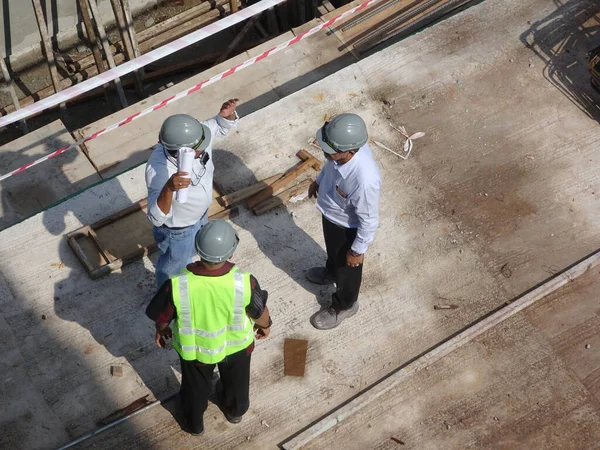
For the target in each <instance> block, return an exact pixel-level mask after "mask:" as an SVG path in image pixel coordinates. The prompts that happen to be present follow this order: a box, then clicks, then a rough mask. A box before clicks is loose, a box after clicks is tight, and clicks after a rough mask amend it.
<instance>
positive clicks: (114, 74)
mask: <svg viewBox="0 0 600 450" xmlns="http://www.w3.org/2000/svg"><path fill="white" fill-rule="evenodd" d="M284 1H285V0H262V1H260V2H258V3H255V4H254V5H252V6H248V7H247V8H244V9H242V10H240V11H238V12H236V13H235V14H231V15H230V16H227V17H225V18H224V19H221V20H218V21H217V22H214V23H211V24H210V25H207V26H205V27H204V28H201V29H199V30H196V31H194V32H192V33H190V34H187V35H185V36H183V37H180V38H179V39H176V40H174V41H173V42H169V43H168V44H165V45H163V46H162V47H159V48H157V49H155V50H152V51H150V52H148V53H146V54H144V55H142V56H138V57H137V58H135V59H132V60H131V61H128V62H126V63H124V64H121V65H120V66H117V67H115V68H114V69H110V70H107V71H106V72H103V73H101V74H98V75H96V76H95V77H93V78H90V79H89V80H85V81H82V82H81V83H77V84H75V85H73V86H71V87H70V88H68V89H65V90H64V91H60V92H57V93H56V94H53V95H51V96H50V97H47V98H45V99H43V100H40V101H39V102H35V103H33V104H31V105H29V106H25V107H23V108H21V109H19V110H17V111H15V112H13V113H11V114H8V115H6V116H4V117H0V127H4V126H6V125H9V124H11V123H14V122H16V121H18V120H21V119H26V118H27V117H29V116H32V115H34V114H37V113H40V112H42V111H44V110H46V109H48V108H51V107H53V106H56V105H58V104H60V103H63V102H66V101H69V100H71V99H73V98H75V97H77V96H79V95H81V94H83V93H84V92H88V91H91V90H92V89H95V88H97V87H98V86H102V85H104V84H106V83H108V82H109V81H113V80H115V79H116V78H119V77H122V76H124V75H127V74H129V73H131V72H134V71H136V70H138V69H141V68H142V67H144V66H147V65H148V64H150V63H153V62H155V61H158V60H159V59H161V58H164V57H165V56H168V55H170V54H172V53H175V52H176V51H178V50H181V49H182V48H185V47H188V46H190V45H192V44H195V43H196V42H199V41H201V40H203V39H206V38H207V37H209V36H212V35H213V34H216V33H218V32H219V31H223V30H225V29H226V28H229V27H231V26H232V25H235V24H236V23H240V22H242V21H244V20H246V19H248V18H250V17H252V16H255V15H256V14H260V13H261V12H263V11H265V10H267V9H269V8H272V7H273V6H275V5H278V4H279V3H282V2H284Z"/></svg>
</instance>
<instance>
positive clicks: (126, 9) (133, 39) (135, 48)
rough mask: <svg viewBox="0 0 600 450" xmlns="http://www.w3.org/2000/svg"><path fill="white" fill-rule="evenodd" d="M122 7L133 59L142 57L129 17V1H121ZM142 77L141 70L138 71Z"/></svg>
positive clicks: (131, 17)
mask: <svg viewBox="0 0 600 450" xmlns="http://www.w3.org/2000/svg"><path fill="white" fill-rule="evenodd" d="M121 3H122V5H123V12H124V13H125V24H126V28H127V33H128V34H129V39H131V45H132V46H133V53H134V54H135V57H136V58H137V57H138V56H142V52H140V47H139V44H138V38H137V35H136V34H135V27H134V23H133V16H132V15H131V8H130V7H129V0H121ZM140 71H141V73H142V76H143V69H140Z"/></svg>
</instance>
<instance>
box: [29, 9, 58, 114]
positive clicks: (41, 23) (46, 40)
mask: <svg viewBox="0 0 600 450" xmlns="http://www.w3.org/2000/svg"><path fill="white" fill-rule="evenodd" d="M31 1H32V3H33V10H34V12H35V18H36V20H37V24H38V29H39V31H40V36H41V38H42V44H43V47H44V53H45V54H46V61H47V62H48V69H49V70H50V78H51V79H52V85H53V86H54V91H55V92H60V91H61V90H62V87H61V85H60V78H59V77H58V70H56V61H55V59H54V51H53V50H52V41H51V40H50V36H49V35H48V26H47V25H46V19H45V18H44V12H43V11H42V5H41V4H40V0H31ZM64 107H65V104H64V103H61V104H60V108H61V109H63V108H64Z"/></svg>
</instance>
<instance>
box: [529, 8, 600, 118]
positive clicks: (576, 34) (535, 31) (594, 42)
mask: <svg viewBox="0 0 600 450" xmlns="http://www.w3.org/2000/svg"><path fill="white" fill-rule="evenodd" d="M554 4H555V5H556V7H557V8H556V10H555V11H554V12H553V13H552V14H550V15H548V16H547V17H545V18H544V19H542V20H539V21H537V22H535V23H532V24H531V27H530V28H529V29H528V30H527V31H526V32H525V33H523V34H522V35H521V41H522V42H523V44H524V45H525V46H526V47H528V48H529V49H530V50H531V51H533V52H534V53H535V54H536V55H537V56H538V57H539V58H540V59H541V60H542V61H543V62H544V64H545V68H544V76H545V77H546V79H547V80H548V81H549V82H550V83H552V84H553V85H554V86H555V87H556V88H557V89H558V90H560V91H561V92H562V93H563V94H564V95H565V96H566V97H567V98H568V99H569V100H571V102H573V103H574V104H575V105H577V106H578V107H579V109H581V111H583V112H584V113H585V114H587V115H588V116H589V117H590V118H592V119H595V120H597V121H600V94H598V92H596V91H594V89H593V88H592V86H591V83H590V73H589V70H588V53H589V52H590V51H591V50H593V49H594V47H597V46H598V36H600V3H599V2H598V1H596V0H569V1H566V2H563V1H561V0H554Z"/></svg>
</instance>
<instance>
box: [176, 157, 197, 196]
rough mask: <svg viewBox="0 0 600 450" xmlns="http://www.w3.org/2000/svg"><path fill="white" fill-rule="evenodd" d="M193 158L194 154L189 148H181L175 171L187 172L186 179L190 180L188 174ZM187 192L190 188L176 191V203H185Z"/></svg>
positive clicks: (190, 171) (190, 170)
mask: <svg viewBox="0 0 600 450" xmlns="http://www.w3.org/2000/svg"><path fill="white" fill-rule="evenodd" d="M195 156H196V152H195V151H194V150H193V149H191V148H189V147H181V148H180V149H179V155H178V157H177V170H178V171H179V172H187V173H188V176H187V177H186V178H191V177H190V175H189V174H190V173H192V164H193V163H194V157H195ZM189 190H190V188H189V187H187V188H185V189H179V190H178V191H177V196H176V197H175V199H176V200H177V203H185V202H187V199H188V194H189Z"/></svg>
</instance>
